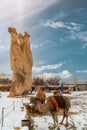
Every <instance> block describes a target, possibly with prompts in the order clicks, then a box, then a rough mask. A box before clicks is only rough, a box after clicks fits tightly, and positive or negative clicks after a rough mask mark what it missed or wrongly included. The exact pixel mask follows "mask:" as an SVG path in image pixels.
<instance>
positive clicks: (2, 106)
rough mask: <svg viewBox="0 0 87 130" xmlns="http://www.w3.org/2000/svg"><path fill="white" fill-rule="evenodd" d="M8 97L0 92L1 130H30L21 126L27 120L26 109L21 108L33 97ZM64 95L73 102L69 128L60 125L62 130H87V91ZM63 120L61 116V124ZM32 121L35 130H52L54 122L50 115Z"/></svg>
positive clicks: (5, 93) (6, 93) (34, 118)
mask: <svg viewBox="0 0 87 130" xmlns="http://www.w3.org/2000/svg"><path fill="white" fill-rule="evenodd" d="M34 94H35V93H34ZM34 94H33V95H34ZM8 95H9V93H8V92H0V130H16V129H15V128H16V127H19V128H20V130H28V127H22V126H21V120H23V119H25V109H24V110H22V109H21V108H22V107H23V103H29V97H30V96H33V95H30V96H29V97H15V98H11V97H8ZM46 95H47V96H49V95H52V93H46ZM64 95H65V96H67V97H69V99H70V101H71V108H70V112H69V126H68V127H65V125H59V127H60V130H87V91H79V92H72V93H71V94H70V95H69V94H64ZM61 118H62V115H59V116H58V121H59V122H60V121H61ZM32 120H33V121H34V130H52V129H51V126H52V125H53V120H52V117H51V116H50V115H47V116H37V117H32ZM64 123H65V122H64ZM53 130H56V129H53Z"/></svg>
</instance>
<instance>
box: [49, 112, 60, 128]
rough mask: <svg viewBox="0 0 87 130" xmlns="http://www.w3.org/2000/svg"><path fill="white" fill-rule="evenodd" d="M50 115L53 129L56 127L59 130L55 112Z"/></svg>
mask: <svg viewBox="0 0 87 130" xmlns="http://www.w3.org/2000/svg"><path fill="white" fill-rule="evenodd" d="M51 114H52V118H53V121H54V127H57V129H58V130H60V128H59V124H58V117H57V112H51Z"/></svg>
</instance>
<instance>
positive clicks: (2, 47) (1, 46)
mask: <svg viewBox="0 0 87 130" xmlns="http://www.w3.org/2000/svg"><path fill="white" fill-rule="evenodd" d="M0 49H2V50H8V49H9V46H8V47H7V46H4V45H0Z"/></svg>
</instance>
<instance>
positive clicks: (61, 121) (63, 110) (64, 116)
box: [60, 109, 65, 124]
mask: <svg viewBox="0 0 87 130" xmlns="http://www.w3.org/2000/svg"><path fill="white" fill-rule="evenodd" d="M64 118H65V109H64V110H63V118H62V121H61V122H60V124H63V121H64Z"/></svg>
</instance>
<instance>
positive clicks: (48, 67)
mask: <svg viewBox="0 0 87 130" xmlns="http://www.w3.org/2000/svg"><path fill="white" fill-rule="evenodd" d="M62 65H63V64H62V63H60V64H55V65H46V66H41V67H33V72H41V71H44V70H53V69H58V68H60V67H61V66H62Z"/></svg>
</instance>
